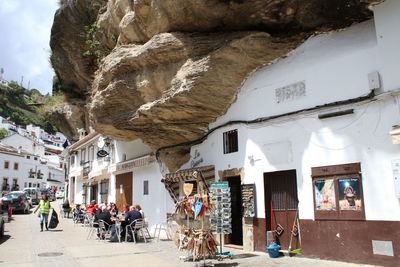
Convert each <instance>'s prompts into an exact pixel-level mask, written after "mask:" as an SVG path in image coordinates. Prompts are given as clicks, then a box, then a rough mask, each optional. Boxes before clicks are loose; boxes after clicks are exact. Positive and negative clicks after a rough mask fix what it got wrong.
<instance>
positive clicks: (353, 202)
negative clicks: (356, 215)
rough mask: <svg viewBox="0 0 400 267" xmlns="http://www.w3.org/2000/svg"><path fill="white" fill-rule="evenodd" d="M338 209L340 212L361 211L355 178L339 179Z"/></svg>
mask: <svg viewBox="0 0 400 267" xmlns="http://www.w3.org/2000/svg"><path fill="white" fill-rule="evenodd" d="M338 182H339V207H340V210H359V211H361V207H362V202H361V194H360V192H361V189H360V181H359V180H358V179H357V178H347V179H339V181H338Z"/></svg>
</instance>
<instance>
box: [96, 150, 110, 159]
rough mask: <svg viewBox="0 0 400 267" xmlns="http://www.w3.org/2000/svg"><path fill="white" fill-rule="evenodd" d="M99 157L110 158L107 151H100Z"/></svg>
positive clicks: (98, 152)
mask: <svg viewBox="0 0 400 267" xmlns="http://www.w3.org/2000/svg"><path fill="white" fill-rule="evenodd" d="M97 156H98V157H99V158H104V157H107V156H108V152H107V151H105V150H103V149H102V150H99V151H97Z"/></svg>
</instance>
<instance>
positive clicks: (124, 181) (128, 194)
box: [115, 172, 133, 212]
mask: <svg viewBox="0 0 400 267" xmlns="http://www.w3.org/2000/svg"><path fill="white" fill-rule="evenodd" d="M115 189H116V190H115V191H116V192H115V199H116V204H117V208H118V210H120V211H121V212H122V211H124V210H125V206H126V205H132V189H133V188H132V172H128V173H123V174H118V175H117V176H116V183H115Z"/></svg>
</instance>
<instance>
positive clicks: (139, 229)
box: [125, 219, 147, 243]
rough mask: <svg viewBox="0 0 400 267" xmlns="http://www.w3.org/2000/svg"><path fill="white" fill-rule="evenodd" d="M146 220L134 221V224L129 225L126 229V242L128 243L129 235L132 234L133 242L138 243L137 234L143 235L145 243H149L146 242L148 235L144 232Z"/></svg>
mask: <svg viewBox="0 0 400 267" xmlns="http://www.w3.org/2000/svg"><path fill="white" fill-rule="evenodd" d="M143 227H144V220H143V219H137V220H134V221H133V222H131V223H130V224H129V225H127V226H126V227H125V242H127V241H128V234H129V233H132V238H133V242H135V243H136V237H135V234H138V237H139V235H141V236H142V237H143V239H144V242H145V243H147V240H146V233H145V230H144V228H143Z"/></svg>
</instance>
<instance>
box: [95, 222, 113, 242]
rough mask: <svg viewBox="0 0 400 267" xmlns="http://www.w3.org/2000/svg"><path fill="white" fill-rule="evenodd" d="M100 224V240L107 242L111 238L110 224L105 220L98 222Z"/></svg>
mask: <svg viewBox="0 0 400 267" xmlns="http://www.w3.org/2000/svg"><path fill="white" fill-rule="evenodd" d="M98 224H99V228H98V229H99V234H100V239H103V240H105V241H106V240H107V239H110V238H111V227H110V225H109V224H108V223H106V222H105V221H103V220H99V221H98Z"/></svg>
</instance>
